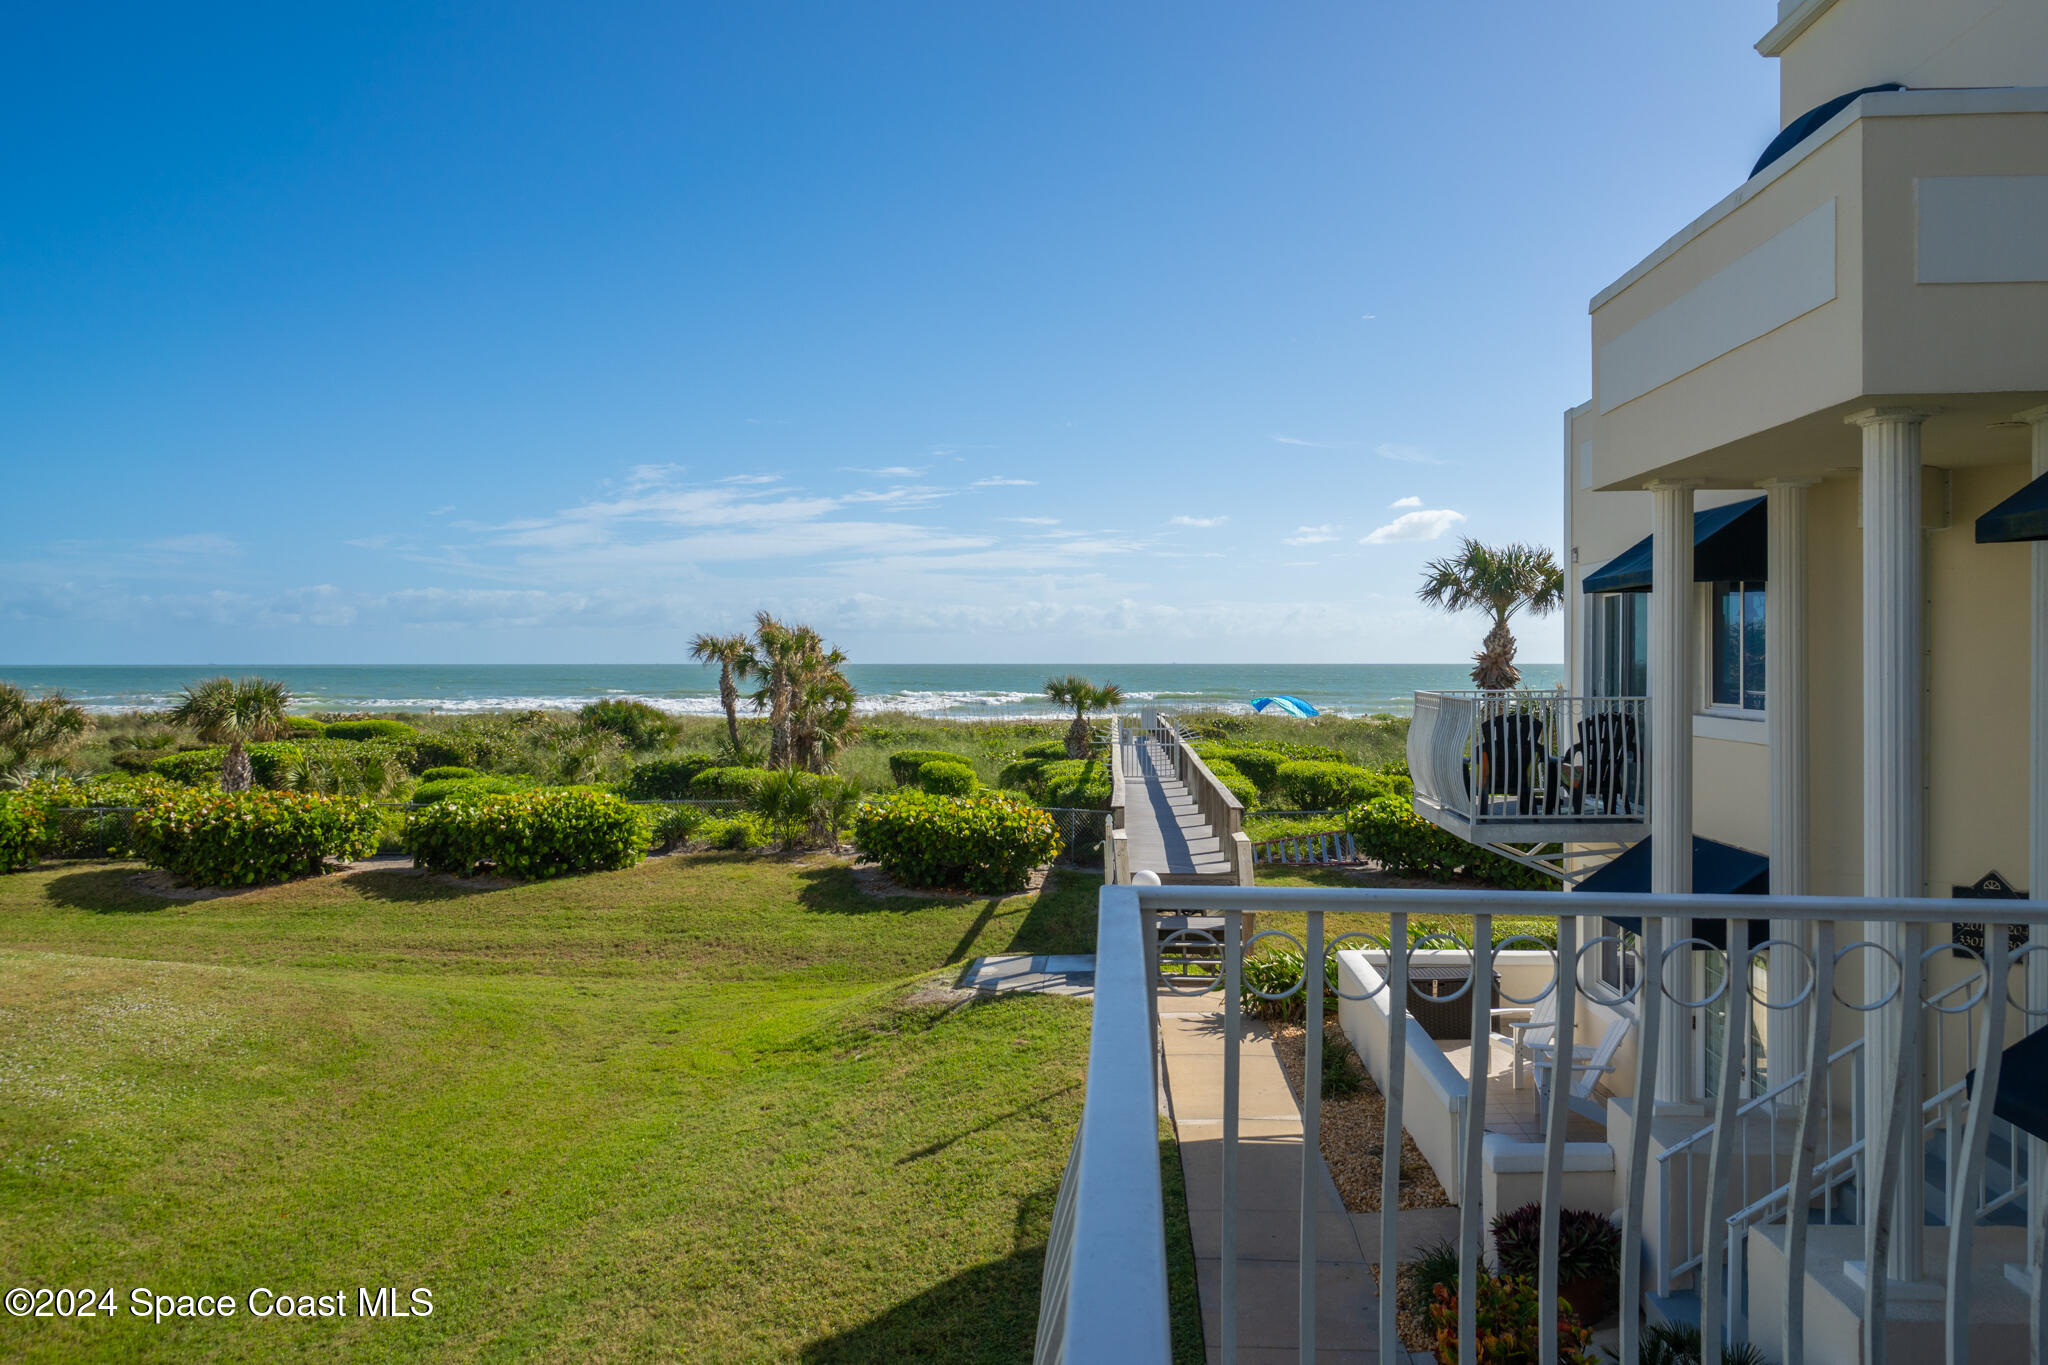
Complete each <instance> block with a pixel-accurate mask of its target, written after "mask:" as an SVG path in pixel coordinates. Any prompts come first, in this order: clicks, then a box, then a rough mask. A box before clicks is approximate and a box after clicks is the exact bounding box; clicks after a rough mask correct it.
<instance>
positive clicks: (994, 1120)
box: [896, 1081, 1081, 1166]
mask: <svg viewBox="0 0 2048 1365" xmlns="http://www.w3.org/2000/svg"><path fill="white" fill-rule="evenodd" d="M1080 1088H1081V1083H1080V1082H1079V1081H1076V1082H1074V1084H1072V1085H1063V1086H1061V1087H1060V1088H1059V1089H1057V1090H1048V1091H1046V1092H1045V1093H1044V1094H1043V1095H1040V1096H1039V1097H1038V1098H1037V1099H1035V1100H1026V1101H1025V1102H1024V1103H1023V1104H1020V1105H1018V1106H1017V1107H1016V1108H1014V1109H1011V1110H1008V1111H1006V1112H1004V1113H1001V1114H996V1115H993V1116H991V1117H990V1118H987V1119H984V1120H982V1121H981V1122H980V1123H977V1124H975V1125H974V1126H973V1127H972V1128H963V1129H961V1130H960V1131H959V1132H957V1133H955V1134H953V1136H951V1137H949V1138H941V1139H939V1140H938V1141H937V1142H932V1143H927V1144H926V1145H924V1146H922V1147H920V1148H918V1149H917V1150H916V1151H914V1152H907V1153H905V1154H904V1155H902V1156H900V1157H897V1158H896V1164H897V1165H898V1166H908V1165H910V1164H911V1163H912V1162H914V1161H923V1160H924V1159H925V1158H927V1157H934V1156H937V1155H938V1154H939V1153H940V1152H943V1151H945V1150H946V1149H947V1148H948V1147H951V1146H952V1145H953V1144H954V1143H956V1142H961V1141H964V1140H965V1139H967V1138H971V1137H973V1136H974V1135H975V1134H976V1133H985V1132H987V1131H988V1130H989V1129H991V1128H994V1127H996V1126H997V1125H998V1124H1004V1123H1008V1122H1009V1121H1010V1120H1011V1119H1014V1118H1018V1117H1020V1116H1022V1115H1024V1114H1029V1113H1031V1112H1032V1111H1033V1110H1036V1109H1042V1108H1044V1107H1045V1106H1046V1105H1048V1104H1050V1103H1052V1102H1053V1101H1054V1100H1056V1099H1058V1098H1060V1096H1062V1095H1071V1094H1073V1093H1074V1092H1075V1091H1076V1090H1079V1089H1080Z"/></svg>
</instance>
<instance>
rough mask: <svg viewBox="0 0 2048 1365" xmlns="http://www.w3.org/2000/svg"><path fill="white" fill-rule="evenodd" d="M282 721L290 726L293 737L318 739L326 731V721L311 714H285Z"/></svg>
mask: <svg viewBox="0 0 2048 1365" xmlns="http://www.w3.org/2000/svg"><path fill="white" fill-rule="evenodd" d="M284 723H285V724H286V725H288V726H290V727H291V731H292V737H293V738H295V739H319V738H320V737H321V736H322V735H325V734H326V733H327V722H325V721H320V720H314V719H313V718H312V717H311V716H286V717H285V718H284Z"/></svg>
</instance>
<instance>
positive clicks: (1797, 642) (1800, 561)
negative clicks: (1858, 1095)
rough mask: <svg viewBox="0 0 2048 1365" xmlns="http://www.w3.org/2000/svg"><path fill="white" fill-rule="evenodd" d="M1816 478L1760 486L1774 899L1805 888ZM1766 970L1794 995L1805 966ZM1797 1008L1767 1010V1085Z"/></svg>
mask: <svg viewBox="0 0 2048 1365" xmlns="http://www.w3.org/2000/svg"><path fill="white" fill-rule="evenodd" d="M1818 482H1820V481H1819V480H1818V479H1811V478H1785V479H1769V480H1766V481H1765V482H1764V485H1763V487H1764V490H1765V493H1766V494H1767V496H1768V497H1769V502H1768V503H1767V505H1766V515H1767V516H1768V519H1769V523H1770V530H1769V540H1770V562H1769V566H1768V569H1767V574H1768V578H1767V581H1766V589H1765V590H1766V593H1767V600H1766V605H1765V608H1764V689H1765V692H1764V700H1765V704H1766V707H1767V710H1766V712H1765V714H1766V716H1767V718H1768V721H1767V723H1768V724H1769V727H1770V763H1771V793H1770V828H1771V894H1772V895H1776V896H1805V895H1809V894H1811V892H1812V886H1811V884H1810V882H1809V879H1808V874H1807V832H1806V824H1807V822H1806V803H1807V749H1806V707H1807V698H1806V490H1807V489H1808V488H1810V487H1812V486H1813V485H1814V484H1816V483H1818ZM1771 937H1772V938H1777V939H1785V940H1787V941H1788V942H1793V943H1807V942H1810V941H1811V937H1812V936H1811V933H1810V931H1809V930H1808V929H1807V928H1806V926H1804V925H1802V924H1798V923H1795V922H1793V921H1791V920H1775V921H1773V922H1772V924H1771ZM1770 968H1771V990H1772V993H1773V995H1793V994H1797V993H1798V991H1799V990H1800V989H1801V986H1800V979H1799V978H1800V974H1801V973H1803V972H1806V971H1807V970H1809V969H1808V968H1807V967H1805V966H1804V965H1803V964H1802V963H1800V962H1799V960H1798V959H1797V957H1796V955H1795V954H1793V953H1791V952H1789V951H1787V950H1785V949H1782V948H1781V949H1773V950H1772V952H1771V959H1770ZM1805 1008H1810V1006H1808V1007H1802V1008H1801V1009H1797V1010H1773V1011H1771V1014H1770V1018H1769V1021H1768V1025H1767V1033H1768V1035H1769V1036H1768V1037H1767V1038H1766V1040H1765V1044H1766V1049H1767V1053H1768V1058H1769V1064H1770V1078H1771V1083H1772V1084H1773V1085H1775V1084H1777V1083H1778V1082H1779V1081H1782V1080H1783V1079H1784V1078H1785V1077H1787V1076H1790V1075H1791V1074H1792V1073H1793V1072H1794V1071H1796V1070H1797V1069H1798V1068H1799V1066H1800V1059H1801V1058H1802V1057H1804V1056H1805V1050H1804V1041H1803V1040H1804V1035H1805V1028H1804V1027H1803V1024H1804V1018H1803V1016H1804V1012H1805Z"/></svg>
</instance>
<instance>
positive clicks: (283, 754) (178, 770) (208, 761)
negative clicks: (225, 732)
mask: <svg viewBox="0 0 2048 1365" xmlns="http://www.w3.org/2000/svg"><path fill="white" fill-rule="evenodd" d="M247 748H248V753H249V770H250V771H251V772H252V773H254V774H255V776H256V785H257V786H259V787H274V786H276V785H277V784H278V780H279V779H280V778H281V777H282V776H283V775H284V774H285V773H286V772H288V771H290V770H291V767H292V765H293V764H295V763H299V762H301V761H303V760H304V759H305V756H306V751H305V750H304V749H303V748H301V747H300V745H299V743H298V742H296V741H293V740H282V739H280V740H266V741H264V742H262V743H260V744H251V745H249V746H247ZM226 754H227V750H225V749H223V748H219V747H215V748H211V749H186V750H185V751H183V752H182V753H175V754H166V755H164V756H163V757H162V758H159V759H156V760H154V761H152V762H151V763H150V765H149V770H150V771H151V772H153V773H155V774H156V775H157V776H158V777H163V778H168V779H169V780H170V781H172V782H177V783H181V784H182V785H184V786H187V787H208V786H216V785H218V784H219V782H220V765H221V759H222V758H223V757H225V756H226Z"/></svg>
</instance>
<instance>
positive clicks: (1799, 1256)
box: [1778, 922, 1835, 1365]
mask: <svg viewBox="0 0 2048 1365" xmlns="http://www.w3.org/2000/svg"><path fill="white" fill-rule="evenodd" d="M1812 991H1813V995H1812V998H1811V1000H1809V1001H1808V1003H1807V1029H1806V1034H1807V1037H1806V1093H1805V1094H1804V1095H1803V1096H1802V1097H1801V1099H1802V1103H1801V1104H1800V1106H1799V1129H1798V1131H1797V1132H1796V1133H1794V1134H1793V1137H1792V1192H1791V1194H1790V1195H1788V1196H1787V1203H1786V1214H1785V1333H1784V1337H1783V1339H1782V1340H1781V1341H1780V1342H1779V1349H1778V1354H1779V1355H1780V1356H1782V1357H1783V1358H1784V1361H1785V1365H1804V1362H1805V1360H1806V1229H1807V1225H1808V1222H1809V1216H1810V1215H1809V1206H1810V1205H1811V1204H1812V1203H1813V1177H1814V1166H1815V1164H1816V1159H1815V1158H1816V1153H1818V1152H1822V1151H1824V1150H1825V1148H1826V1147H1827V1146H1828V1142H1827V1140H1826V1139H1825V1138H1824V1137H1823V1134H1822V1130H1823V1129H1824V1128H1825V1127H1826V1126H1827V1125H1828V1124H1829V1122H1830V1121H1831V1120H1832V1118H1833V1114H1832V1113H1831V1112H1830V1111H1829V1110H1827V1109H1825V1108H1823V1102H1824V1101H1825V1099H1826V1098H1827V1096H1828V1095H1829V1094H1831V1093H1832V1092H1833V1089H1834V1080H1833V1077H1834V1071H1833V1067H1832V1066H1831V1064H1830V1053H1829V1047H1830V1045H1831V1043H1832V1042H1833V1034H1834V1012H1835V1011H1834V1004H1835V926H1834V924H1833V923H1831V922H1823V923H1821V924H1817V925H1815V926H1814V935H1813V986H1812Z"/></svg>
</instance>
